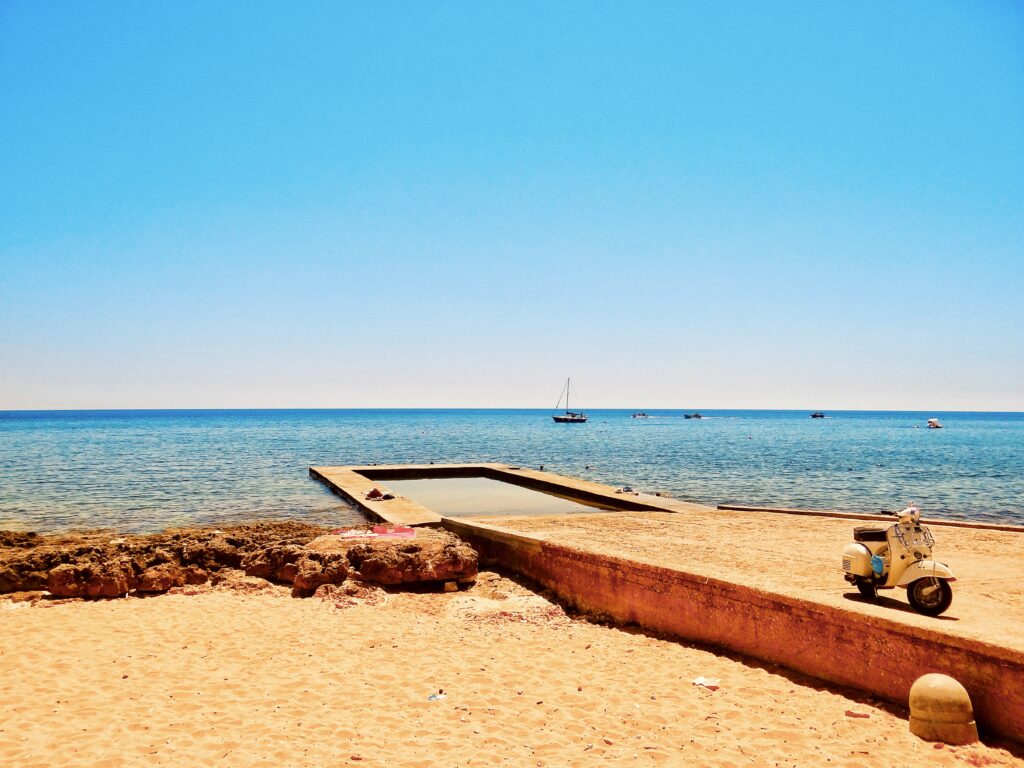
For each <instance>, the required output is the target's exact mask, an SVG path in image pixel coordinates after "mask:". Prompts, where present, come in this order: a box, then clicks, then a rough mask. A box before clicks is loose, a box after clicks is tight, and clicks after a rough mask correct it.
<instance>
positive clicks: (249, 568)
mask: <svg viewBox="0 0 1024 768" xmlns="http://www.w3.org/2000/svg"><path fill="white" fill-rule="evenodd" d="M302 552H303V548H302V547H300V546H298V545H297V544H279V545H272V546H269V547H266V548H265V549H257V550H254V551H252V552H250V553H249V554H247V555H246V556H245V557H244V558H243V559H242V564H241V565H242V570H244V571H245V573H246V575H248V576H259V577H260V578H263V579H273V580H275V581H282V582H285V583H286V584H291V583H292V582H293V581H295V574H296V572H297V571H298V566H297V565H296V563H297V562H298V560H299V558H300V557H301V556H302Z"/></svg>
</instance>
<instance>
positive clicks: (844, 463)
mask: <svg viewBox="0 0 1024 768" xmlns="http://www.w3.org/2000/svg"><path fill="white" fill-rule="evenodd" d="M646 410H647V412H648V413H650V414H651V415H652V418H650V419H630V418H629V415H630V413H631V412H632V411H629V410H627V411H591V412H590V417H591V419H590V421H589V422H588V423H587V424H582V425H558V424H555V423H554V422H552V421H551V419H550V416H549V414H548V413H547V412H546V411H140V412H126V411H112V412H95V411H91V412H6V413H0V526H3V527H15V528H23V529H34V530H40V531H45V530H61V529H66V528H82V527H86V528H88V527H106V526H109V527H115V528H118V529H122V530H132V531H150V530H157V529H161V528H165V527H168V526H174V525H195V524H216V523H221V522H231V521H239V520H251V519H271V518H282V517H290V518H301V519H304V520H308V521H310V522H317V523H323V524H327V525H344V524H351V523H354V522H358V521H361V520H362V518H361V515H360V514H359V513H358V512H356V511H354V510H353V509H351V508H350V507H348V506H347V505H346V504H345V503H343V502H342V501H341V500H340V499H339V498H337V497H336V496H334V495H333V494H331V493H330V492H329V491H328V490H326V489H325V488H324V487H323V486H321V485H320V484H319V483H316V482H314V481H312V480H310V479H309V477H308V474H307V468H308V467H309V466H310V465H318V464H327V465H331V464H372V463H413V462H423V463H427V462H431V461H433V462H436V463H442V462H478V461H497V462H508V463H513V464H521V465H524V466H537V465H541V464H543V465H545V467H546V468H547V469H549V470H552V471H555V472H561V473H564V474H568V475H573V476H577V477H584V478H587V479H591V480H595V481H598V482H604V483H608V484H611V485H632V486H636V487H640V488H643V489H648V490H660V491H666V492H669V493H672V494H673V495H675V496H678V497H680V498H684V499H689V500H692V501H699V502H704V503H708V504H718V503H736V504H753V505H772V506H794V507H810V508H831V509H846V510H853V511H860V512H877V511H878V510H880V509H893V508H896V507H897V506H898V505H900V504H902V503H903V502H905V501H906V500H908V499H914V500H916V501H917V502H918V503H919V504H920V505H921V507H922V509H923V510H924V511H925V513H926V514H928V515H932V516H945V517H951V518H958V519H974V520H983V521H987V522H1004V523H1014V524H1024V414H989V413H983V414H972V413H934V412H930V413H906V412H900V413H896V412H892V413H884V412H878V413H868V412H840V413H835V414H829V417H828V418H826V419H813V420H812V419H809V418H808V415H809V411H807V412H803V411H801V412H785V411H703V413H704V414H705V416H707V417H708V418H705V419H702V420H695V419H689V420H686V419H683V418H682V411H678V412H658V411H652V410H650V409H646ZM931 416H937V417H939V418H940V419H941V421H942V422H943V424H945V425H946V428H945V429H942V430H929V429H925V428H923V425H924V423H925V420H926V419H927V418H928V417H931Z"/></svg>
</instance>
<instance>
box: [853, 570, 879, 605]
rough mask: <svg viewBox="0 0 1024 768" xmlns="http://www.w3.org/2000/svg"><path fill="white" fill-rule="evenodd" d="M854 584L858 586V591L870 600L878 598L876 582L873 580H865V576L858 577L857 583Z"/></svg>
mask: <svg viewBox="0 0 1024 768" xmlns="http://www.w3.org/2000/svg"><path fill="white" fill-rule="evenodd" d="M854 583H855V584H856V585H857V591H858V592H860V593H861V595H863V596H864V597H866V598H867V599H868V600H874V599H876V598H877V597H878V588H877V587H876V586H875V582H873V581H872V580H871V579H865V578H864V577H863V576H858V577H857V581H855V582H854Z"/></svg>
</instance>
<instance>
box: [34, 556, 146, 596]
mask: <svg viewBox="0 0 1024 768" xmlns="http://www.w3.org/2000/svg"><path fill="white" fill-rule="evenodd" d="M133 586H135V571H134V570H133V569H132V566H131V563H130V562H129V561H127V560H111V561H107V562H101V563H97V562H87V563H81V564H74V565H72V564H70V563H66V564H64V565H58V566H57V567H56V568H54V569H53V570H52V571H50V573H49V575H48V576H47V579H46V588H47V589H48V590H49V591H50V593H51V594H53V595H55V596H56V597H120V596H121V595H125V594H127V593H128V592H129V591H130V590H131V589H132V587H133Z"/></svg>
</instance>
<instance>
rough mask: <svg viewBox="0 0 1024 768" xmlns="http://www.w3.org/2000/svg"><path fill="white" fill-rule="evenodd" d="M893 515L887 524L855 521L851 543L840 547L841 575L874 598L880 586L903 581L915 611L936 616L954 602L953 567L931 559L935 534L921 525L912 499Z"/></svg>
mask: <svg viewBox="0 0 1024 768" xmlns="http://www.w3.org/2000/svg"><path fill="white" fill-rule="evenodd" d="M893 514H894V515H895V516H896V517H897V518H898V520H897V522H896V523H895V524H894V525H890V526H889V527H888V528H875V527H873V526H858V527H856V528H854V529H853V543H852V544H847V545H846V548H845V549H844V550H843V577H844V578H845V579H846V580H847V581H848V582H850V583H851V584H853V585H854V586H856V587H857V589H858V591H860V593H861V594H862V595H864V597H867V598H868V599H871V600H874V599H875V598H876V597H877V594H878V590H879V589H893V588H894V587H903V588H904V589H906V590H907V600H909V601H910V604H911V605H912V606H913V607H914V610H916V611H917V612H918V613H923V614H924V615H925V616H938V615H939V614H940V613H942V612H944V611H945V610H946V609H947V608H949V606H950V603H952V602H953V588H952V587H950V586H949V583H950V582H951V581H956V577H955V576H953V572H952V571H951V570H950V569H949V568H948V566H946V565H945V564H944V563H939V562H936V561H935V560H932V547H933V546H934V545H935V539H934V538H933V537H932V533H931V531H929V530H928V528H927V527H926V526H924V525H921V512H920V510H918V508H917V506H916V505H915V504H914V502H910V504H908V505H907V507H906V508H905V509H902V510H900V511H899V512H893Z"/></svg>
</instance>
